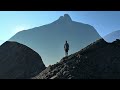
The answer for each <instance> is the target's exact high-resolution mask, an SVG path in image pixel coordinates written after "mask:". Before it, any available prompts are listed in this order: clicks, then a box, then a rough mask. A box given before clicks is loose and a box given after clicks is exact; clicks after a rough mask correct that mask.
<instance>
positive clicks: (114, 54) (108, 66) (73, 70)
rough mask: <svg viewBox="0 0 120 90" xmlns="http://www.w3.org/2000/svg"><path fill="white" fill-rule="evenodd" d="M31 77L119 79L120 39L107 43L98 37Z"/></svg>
mask: <svg viewBox="0 0 120 90" xmlns="http://www.w3.org/2000/svg"><path fill="white" fill-rule="evenodd" d="M33 79H120V41H119V40H117V41H115V42H113V43H107V42H105V41H104V40H103V39H100V40H98V41H96V42H94V43H92V44H90V45H89V46H87V47H86V48H84V49H82V50H80V51H79V52H76V53H74V54H72V55H70V56H68V57H64V58H63V59H61V61H60V62H58V63H57V64H54V65H51V66H49V67H48V68H46V69H45V70H43V71H42V72H41V73H40V74H38V75H37V76H36V77H33Z"/></svg>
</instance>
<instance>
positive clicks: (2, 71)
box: [0, 41, 45, 79]
mask: <svg viewBox="0 0 120 90" xmlns="http://www.w3.org/2000/svg"><path fill="white" fill-rule="evenodd" d="M44 69H45V65H44V63H43V61H42V59H41V57H40V55H39V54H37V53H36V52H35V51H33V50H32V49H30V48H29V47H27V46H25V45H23V44H20V43H17V42H9V41H7V42H5V43H3V44H2V45H1V46H0V79H29V78H31V77H33V76H36V75H37V74H38V73H40V72H41V71H42V70H44Z"/></svg>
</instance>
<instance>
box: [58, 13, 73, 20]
mask: <svg viewBox="0 0 120 90" xmlns="http://www.w3.org/2000/svg"><path fill="white" fill-rule="evenodd" d="M59 21H61V22H71V21H72V19H71V17H70V16H69V15H68V14H64V16H60V18H59Z"/></svg>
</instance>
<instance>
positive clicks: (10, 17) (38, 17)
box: [0, 11, 120, 41]
mask: <svg viewBox="0 0 120 90" xmlns="http://www.w3.org/2000/svg"><path fill="white" fill-rule="evenodd" d="M66 13H67V14H69V15H70V16H71V18H72V20H74V21H78V22H82V23H86V24H90V25H92V26H93V27H94V28H95V29H96V30H97V31H98V33H99V34H100V35H101V36H105V35H107V34H109V33H111V32H113V31H116V30H120V11H0V40H3V41H5V40H8V39H9V38H10V37H12V36H13V35H14V34H15V33H17V32H19V31H21V30H22V29H29V28H33V27H38V26H42V25H45V24H49V23H51V22H53V21H55V20H57V19H58V18H59V17H60V16H63V15H64V14H66Z"/></svg>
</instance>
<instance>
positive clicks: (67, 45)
mask: <svg viewBox="0 0 120 90" xmlns="http://www.w3.org/2000/svg"><path fill="white" fill-rule="evenodd" d="M64 50H65V56H68V50H69V44H68V43H67V41H66V42H65V44H64Z"/></svg>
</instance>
